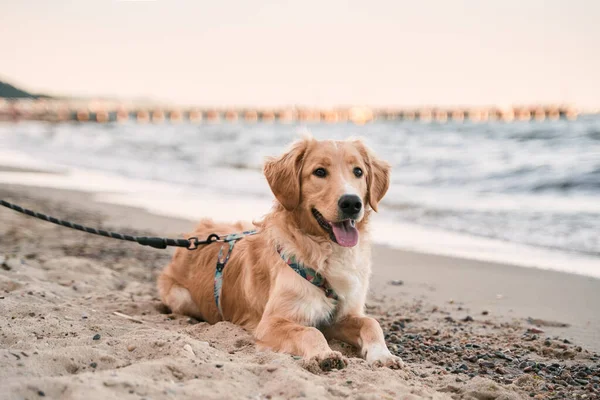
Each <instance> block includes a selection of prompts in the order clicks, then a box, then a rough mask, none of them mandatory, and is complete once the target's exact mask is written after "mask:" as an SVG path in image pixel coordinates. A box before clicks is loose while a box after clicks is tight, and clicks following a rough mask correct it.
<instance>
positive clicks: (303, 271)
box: [214, 230, 338, 318]
mask: <svg viewBox="0 0 600 400" xmlns="http://www.w3.org/2000/svg"><path fill="white" fill-rule="evenodd" d="M257 233H258V231H256V230H252V231H244V232H242V233H232V234H230V235H227V236H225V238H223V239H221V240H222V241H223V242H225V243H228V244H227V245H226V244H225V243H224V244H223V245H222V246H221V248H220V249H219V255H218V256H217V268H216V269H215V287H214V295H215V303H216V304H217V309H218V310H219V314H220V315H221V318H223V309H222V308H221V291H222V289H223V270H224V269H225V266H226V265H227V262H228V261H229V257H230V256H231V252H232V251H233V247H234V246H235V242H237V241H238V240H240V239H243V238H244V237H246V236H251V235H255V234H257ZM225 247H229V249H228V251H227V254H226V255H225V254H224V248H225ZM277 253H278V254H279V255H280V256H281V259H282V260H283V261H284V262H285V263H286V264H287V265H289V266H290V268H292V269H293V270H294V271H296V273H297V274H298V275H300V276H301V277H303V278H304V279H306V280H307V281H309V282H310V283H312V284H313V285H315V286H316V287H318V288H319V289H321V290H323V292H324V293H325V296H326V297H327V298H330V299H332V300H334V301H335V302H337V301H338V295H337V293H336V292H335V291H334V290H333V288H332V287H331V286H330V285H329V283H327V280H326V279H325V278H324V277H323V275H321V274H320V273H318V272H317V271H315V270H314V269H312V268H310V267H307V266H306V265H304V263H301V262H299V261H298V260H297V259H296V256H294V255H287V254H285V253H284V252H283V249H282V248H281V247H280V246H277Z"/></svg>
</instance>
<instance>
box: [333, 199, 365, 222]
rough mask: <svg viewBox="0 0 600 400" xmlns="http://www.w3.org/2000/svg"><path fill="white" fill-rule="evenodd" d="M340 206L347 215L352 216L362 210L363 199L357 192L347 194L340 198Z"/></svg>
mask: <svg viewBox="0 0 600 400" xmlns="http://www.w3.org/2000/svg"><path fill="white" fill-rule="evenodd" d="M338 207H339V208H340V211H341V212H342V213H343V214H344V215H345V216H347V217H352V216H355V215H357V214H358V213H359V212H360V209H361V208H362V201H361V200H360V197H358V196H357V195H355V194H345V195H343V196H342V197H340V199H339V200H338Z"/></svg>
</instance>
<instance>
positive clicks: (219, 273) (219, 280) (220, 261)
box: [214, 230, 258, 318]
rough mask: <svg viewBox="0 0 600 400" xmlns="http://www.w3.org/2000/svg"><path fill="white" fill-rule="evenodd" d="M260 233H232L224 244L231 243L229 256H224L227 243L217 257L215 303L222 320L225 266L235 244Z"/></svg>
mask: <svg viewBox="0 0 600 400" xmlns="http://www.w3.org/2000/svg"><path fill="white" fill-rule="evenodd" d="M257 233H258V231H256V230H252V231H244V232H242V233H232V234H230V235H227V236H225V238H224V239H222V240H223V242H225V243H229V245H228V247H229V250H228V251H227V255H226V256H223V248H224V247H225V246H226V245H225V243H224V244H223V245H221V248H220V249H219V255H218V256H217V268H216V269H215V288H214V294H215V302H216V303H217V308H218V309H219V314H221V318H223V310H222V309H221V290H222V288H223V270H224V269H225V265H227V261H229V257H230V256H231V252H232V251H233V246H235V242H237V241H238V240H240V239H242V238H244V237H246V236H251V235H255V234H257Z"/></svg>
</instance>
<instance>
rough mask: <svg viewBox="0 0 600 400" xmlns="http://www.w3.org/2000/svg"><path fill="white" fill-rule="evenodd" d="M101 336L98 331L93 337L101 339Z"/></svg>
mask: <svg viewBox="0 0 600 400" xmlns="http://www.w3.org/2000/svg"><path fill="white" fill-rule="evenodd" d="M100 338H101V336H100V334H99V333H96V334H95V335H94V337H93V338H92V340H100Z"/></svg>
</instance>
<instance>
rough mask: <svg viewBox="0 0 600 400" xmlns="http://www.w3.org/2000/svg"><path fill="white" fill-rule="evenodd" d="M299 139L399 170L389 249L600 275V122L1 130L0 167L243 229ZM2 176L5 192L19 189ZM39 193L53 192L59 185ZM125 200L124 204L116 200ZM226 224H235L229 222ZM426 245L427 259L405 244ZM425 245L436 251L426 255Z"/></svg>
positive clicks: (386, 221) (260, 209) (20, 126)
mask: <svg viewBox="0 0 600 400" xmlns="http://www.w3.org/2000/svg"><path fill="white" fill-rule="evenodd" d="M303 131H310V132H311V133H312V134H313V135H314V136H315V137H316V138H319V139H324V138H328V139H344V138H347V137H349V136H360V137H363V138H364V139H365V141H366V142H367V143H368V144H369V145H370V146H371V147H372V148H373V149H374V150H375V152H376V153H377V154H378V155H379V156H380V157H382V158H384V159H386V160H387V161H389V162H390V163H391V164H392V166H393V171H392V182H391V187H390V190H389V192H388V194H387V196H386V197H385V198H384V200H383V202H382V210H381V212H380V215H379V216H378V221H380V222H379V223H380V226H382V227H383V226H384V225H385V229H386V235H385V236H386V237H387V236H389V235H392V236H394V237H397V236H398V235H400V237H397V238H396V239H395V240H391V241H390V240H389V238H387V239H382V240H380V241H381V242H388V244H393V245H397V246H398V247H402V244H403V243H404V244H406V243H408V244H410V243H412V244H413V245H407V246H404V247H412V248H417V249H419V250H423V248H428V249H429V250H431V251H432V252H438V253H452V254H459V253H461V252H460V251H444V249H443V248H441V247H448V248H450V249H452V248H453V246H455V245H456V242H455V240H456V238H463V239H465V238H466V239H469V240H470V242H469V243H471V244H473V243H478V244H477V245H473V246H471V249H470V250H465V246H462V248H463V253H464V252H465V251H466V252H467V253H469V252H471V253H473V254H475V253H477V252H478V251H479V252H480V251H482V248H486V249H487V250H486V251H487V252H488V253H493V252H494V249H493V246H492V247H489V246H488V244H490V243H492V241H493V243H495V244H496V245H498V244H503V246H504V247H502V246H501V247H502V252H503V255H502V256H496V257H494V256H493V255H492V254H490V255H489V256H487V257H483V258H487V259H494V260H496V261H503V260H507V258H510V254H509V253H511V252H513V251H516V250H515V249H523V248H527V249H529V250H531V251H533V253H535V254H538V255H539V254H545V255H546V257H545V258H546V261H545V262H541V261H539V257H537V256H536V257H537V258H538V260H537V261H536V260H535V258H536V257H533V259H532V261H531V262H529V264H533V265H534V266H543V267H548V268H552V267H553V266H552V262H553V261H552V260H553V259H554V260H555V262H556V263H558V261H556V260H558V259H559V258H560V257H558V256H557V255H558V254H560V255H561V256H562V257H564V259H565V260H566V261H565V265H566V264H568V262H569V261H568V260H574V259H577V260H579V259H581V260H586V263H587V264H586V265H588V264H589V265H590V266H591V267H588V268H594V267H593V265H596V266H597V269H598V273H599V274H600V118H598V117H593V116H584V117H580V118H579V119H578V120H577V121H554V122H550V121H547V122H515V123H509V124H507V123H499V122H493V123H492V122H490V123H446V124H424V123H420V122H398V121H389V122H373V123H370V124H367V125H364V126H357V125H353V124H350V123H349V124H332V125H330V124H309V125H296V124H290V125H285V124H277V123H274V124H244V123H233V124H225V123H222V124H208V123H204V124H198V125H195V124H189V123H182V124H169V123H165V124H156V125H153V124H147V125H139V124H135V123H126V124H79V123H62V124H50V123H39V122H21V123H16V124H13V123H5V124H0V164H1V163H2V161H3V160H2V158H4V159H5V160H4V161H7V160H9V159H10V160H12V161H11V162H13V163H14V162H17V163H18V162H21V161H22V162H23V163H25V164H27V163H29V164H31V163H37V164H39V165H41V164H44V165H46V166H51V167H52V168H62V169H65V170H67V171H70V174H71V178H72V179H71V184H72V185H73V184H74V185H75V186H77V187H83V188H85V187H88V188H89V189H90V190H95V189H94V187H96V189H97V190H98V191H100V189H99V188H100V186H101V191H103V192H105V194H104V198H105V199H107V200H111V201H115V202H121V203H130V204H134V203H135V204H136V205H142V206H145V207H146V208H149V209H158V211H160V210H161V209H163V212H164V208H165V207H159V206H158V205H160V204H164V203H165V201H166V200H165V199H167V198H169V199H171V200H170V201H178V202H180V203H181V202H182V201H183V202H184V203H185V200H181V198H182V197H183V198H184V199H185V198H186V197H185V196H182V193H189V194H191V193H193V196H192V195H190V196H189V197H190V200H189V202H187V203H185V204H183V203H181V204H178V205H177V206H176V210H175V211H174V210H170V211H168V212H167V213H170V214H172V215H175V214H177V215H178V216H187V217H193V218H197V217H200V216H210V215H212V214H211V212H210V209H209V210H207V209H206V208H203V211H205V212H206V214H204V215H202V213H201V212H199V210H198V209H197V207H196V206H197V204H196V203H195V202H194V200H192V199H191V198H192V197H194V196H195V197H196V198H198V196H200V197H202V196H203V198H204V199H212V201H213V202H214V204H217V205H218V204H224V202H229V203H228V204H231V206H232V207H233V208H234V209H236V208H238V209H243V210H244V212H242V213H240V216H242V217H248V216H250V218H252V217H260V215H261V214H262V213H264V212H266V211H268V207H269V205H270V202H271V199H272V195H271V193H270V190H269V187H268V185H267V183H266V181H265V179H264V178H263V176H262V174H261V166H262V162H263V160H264V157H265V156H269V155H278V154H280V153H281V152H282V151H283V150H284V149H285V148H286V147H287V145H288V144H289V143H290V142H291V141H292V140H294V139H296V138H298V137H299V136H300V133H301V132H303ZM77 171H79V174H80V175H77ZM83 171H85V174H87V175H85V176H84V175H81V174H83ZM0 175H1V177H0V182H2V181H4V182H8V181H11V179H13V180H14V179H24V178H23V175H21V177H20V178H17V177H16V176H12V177H11V176H8V175H10V174H6V173H4V174H0ZM74 176H79V180H77V181H74V180H73V179H74V178H73V177H74ZM86 176H87V178H86ZM32 179H33V180H35V181H36V182H37V184H44V183H47V184H50V183H48V182H51V181H52V180H53V179H55V180H56V179H61V178H56V177H55V178H49V177H48V176H47V175H46V176H45V177H37V178H32ZM74 182H76V183H74ZM117 182H120V183H119V184H117ZM55 184H56V185H58V186H61V184H59V183H55ZM94 185H96V186H94ZM98 185H100V186H98ZM136 185H138V186H136ZM140 185H141V186H140ZM62 186H64V184H62ZM77 187H74V188H77ZM134 187H137V188H138V189H136V190H133V189H132V188H134ZM150 187H152V189H150ZM144 188H145V189H144ZM144 190H146V192H144ZM106 192H111V193H112V194H111V195H108V194H106ZM125 192H126V193H128V195H127V196H126V198H125V197H123V196H121V197H120V198H118V196H119V193H125ZM150 192H151V193H152V195H151V196H150V195H144V196H142V195H141V193H150ZM200 194H201V195H200ZM111 196H112V197H111ZM176 198H177V199H178V200H175V199H176ZM206 201H208V200H206ZM170 204H171V205H172V204H173V203H172V202H171V203H170ZM184 210H188V211H184ZM238 211H239V210H238ZM233 214H235V215H236V216H237V214H236V212H235V211H233ZM233 214H232V215H233ZM220 215H222V216H225V217H227V213H226V212H224V211H223V212H221V214H220ZM411 227H412V228H411ZM381 229H383V228H381ZM411 229H412V230H411ZM417 231H418V232H421V234H420V236H419V238H420V239H419V240H420V244H419V245H417V244H414V240H415V239H414V238H409V237H408V236H411V235H412V233H411V232H417ZM431 232H435V235H437V236H435V235H434V234H433V233H432V234H431V235H430V234H429V233H431ZM402 235H404V237H402ZM440 235H441V236H440ZM434 237H435V238H436V239H435V240H434V239H433V238H434ZM429 238H431V240H432V242H433V243H431V244H428V243H427V241H428V240H429ZM466 239H465V240H466ZM461 240H462V239H461ZM419 246H420V247H419ZM511 246H512V247H511ZM514 246H516V247H514ZM467 247H469V246H467ZM498 249H500V247H498ZM459 255H465V254H459ZM574 257H575V258H574ZM557 269H563V270H565V269H568V268H567V267H566V266H565V267H562V268H557Z"/></svg>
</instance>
